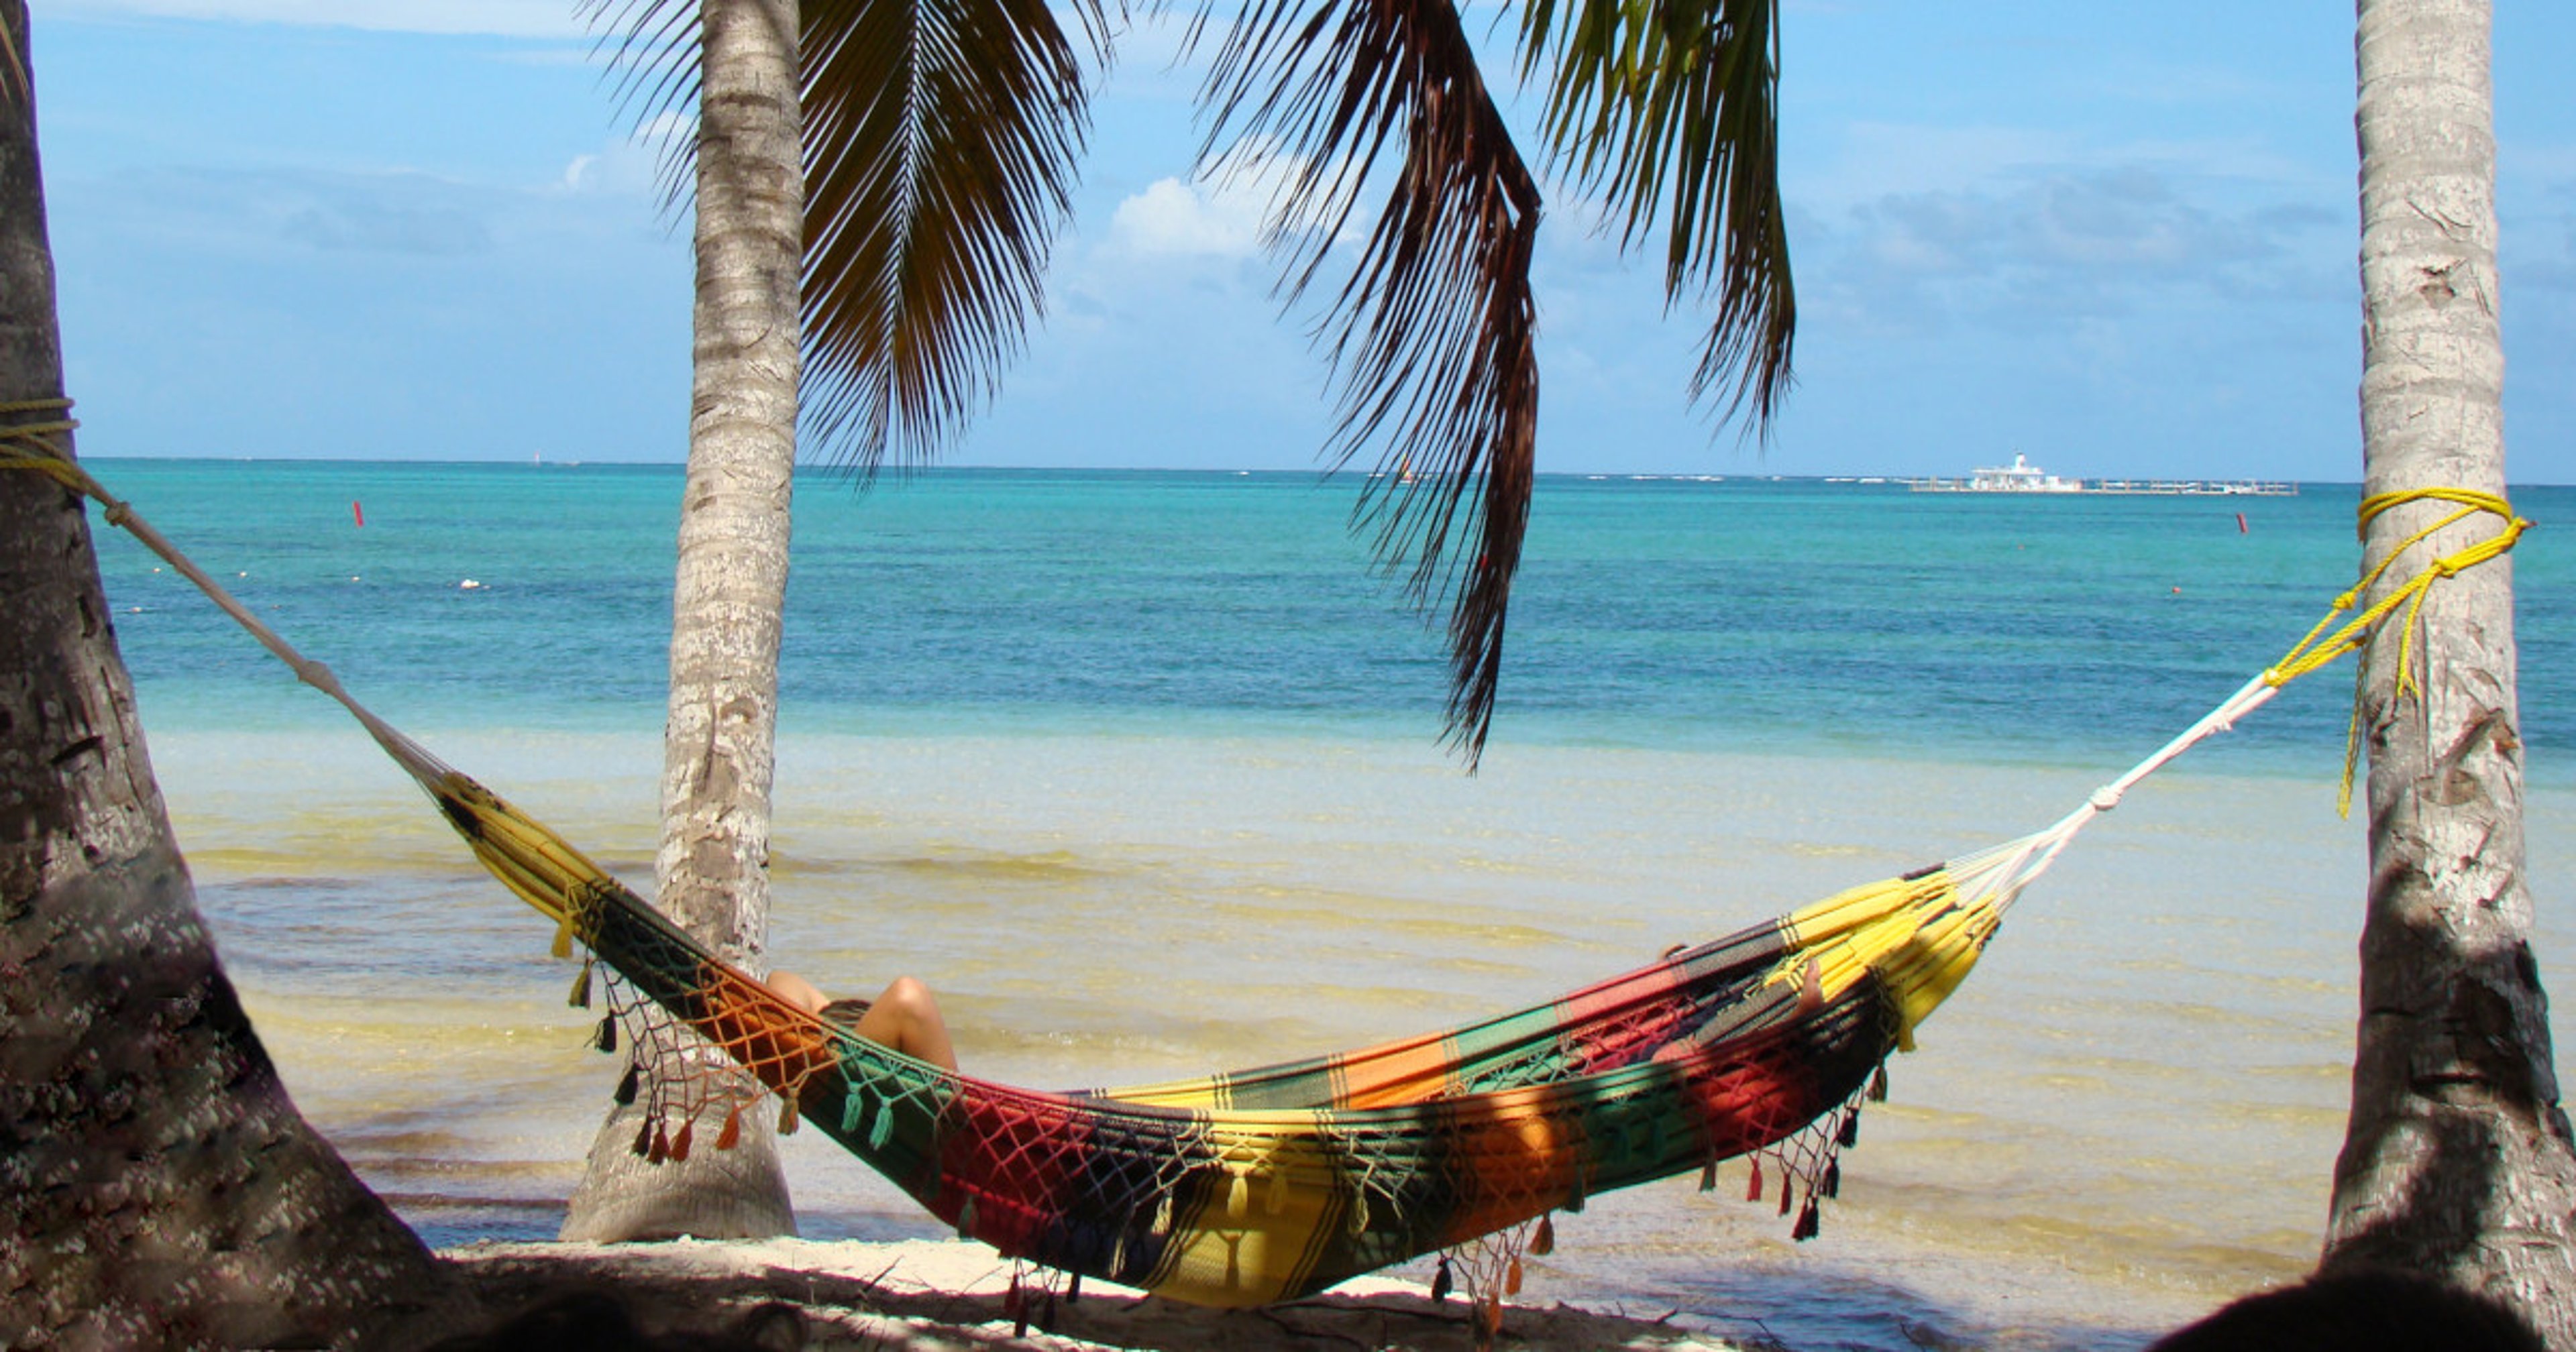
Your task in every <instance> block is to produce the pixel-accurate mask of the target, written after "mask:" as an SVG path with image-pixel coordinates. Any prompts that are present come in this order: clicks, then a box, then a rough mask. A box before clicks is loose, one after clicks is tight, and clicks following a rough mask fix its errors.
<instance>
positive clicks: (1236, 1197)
mask: <svg viewBox="0 0 2576 1352" xmlns="http://www.w3.org/2000/svg"><path fill="white" fill-rule="evenodd" d="M1227 1172H1229V1173H1231V1174H1233V1175H1234V1179H1233V1181H1232V1182H1230V1183H1228V1184H1226V1186H1225V1218H1226V1219H1227V1220H1230V1221H1239V1220H1242V1219H1243V1217H1244V1213H1245V1212H1248V1211H1250V1210H1251V1209H1252V1183H1251V1180H1249V1179H1247V1178H1246V1177H1244V1166H1241V1165H1234V1166H1230V1167H1229V1168H1228V1170H1227Z"/></svg>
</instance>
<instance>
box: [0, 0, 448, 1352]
mask: <svg viewBox="0 0 2576 1352" xmlns="http://www.w3.org/2000/svg"><path fill="white" fill-rule="evenodd" d="M0 25H5V26H6V29H5V33H0V36H5V37H7V38H8V39H9V41H8V42H7V43H5V44H0V48H5V50H7V51H9V52H13V53H15V54H16V55H18V56H20V57H24V56H26V55H27V54H28V47H27V11H26V6H25V4H24V3H23V0H0ZM22 95H23V97H22ZM61 393H62V358H61V343H60V338H59V335H58V332H57V328H56V323H55V311H54V277H53V259H52V254H51V251H50V246H49V245H48V242H47V239H46V233H45V203H44V189H43V183H42V177H41V174H40V172H39V166H38V163H37V156H36V136H35V116H34V96H33V93H32V90H25V91H22V90H21V89H19V88H18V87H17V81H16V79H15V74H14V72H10V73H8V74H5V75H0V403H9V404H23V403H26V402H29V401H37V400H50V399H56V398H59V397H60V395H61ZM57 417H59V415H57V414H51V413H47V412H42V411H37V412H30V411H24V410H21V411H16V412H9V413H0V426H25V425H26V424H28V423H29V422H31V421H42V420H47V419H51V418H57ZM53 439H55V440H57V441H58V442H59V443H60V444H61V445H63V446H65V447H66V448H68V446H69V444H70V438H69V434H68V433H63V434H59V435H57V436H56V437H55V438H53ZM81 506H82V504H81V499H80V498H78V497H77V496H75V495H73V494H72V493H70V492H68V491H66V490H65V489H64V488H62V487H61V486H60V485H58V484H56V483H55V482H54V481H52V480H51V479H48V478H46V477H44V476H43V475H41V474H37V473H33V472H29V471H25V470H10V471H0V597H6V598H7V601H6V603H5V604H0V1346H5V1347H26V1346H35V1345H39V1344H49V1343H56V1342H58V1343H59V1344H60V1345H63V1346H73V1347H81V1346H91V1347H189V1346H202V1345H218V1346H228V1347H231V1346H269V1345H276V1344H292V1343H302V1342H309V1341H311V1340H312V1339H314V1338H317V1337H319V1338H328V1339H331V1340H333V1341H335V1342H347V1341H354V1340H363V1339H368V1338H372V1337H375V1336H380V1335H383V1334H384V1333H386V1332H387V1331H388V1329H389V1328H390V1327H391V1326H392V1325H393V1324H395V1323H397V1322H399V1321H401V1320H402V1318H403V1316H404V1315H405V1314H407V1313H409V1312H413V1311H417V1310H418V1309H419V1308H420V1307H421V1305H422V1304H423V1303H425V1302H426V1301H428V1300H430V1299H432V1298H435V1297H437V1296H439V1295H441V1294H442V1293H443V1291H444V1287H443V1279H442V1278H441V1277H440V1275H439V1273H438V1269H437V1268H436V1266H435V1264H434V1262H433V1260H432V1259H431V1258H430V1256H429V1253H428V1251H427V1250H426V1249H424V1248H422V1247H421V1244H420V1241H419V1240H418V1239H416V1238H414V1237H413V1235H412V1234H411V1232H410V1231H409V1230H406V1229H404V1228H403V1225H402V1223H401V1222H400V1221H398V1220H396V1219H395V1218H394V1216H393V1213H392V1212H390V1211H388V1210H387V1209H386V1208H385V1206H384V1204H383V1203H382V1202H380V1201H378V1200H377V1198H376V1197H375V1195H374V1194H372V1193H370V1192H368V1191H367V1190H366V1188H365V1187H363V1186H361V1185H360V1184H359V1182H358V1180H357V1178H356V1177H355V1176H354V1175H352V1174H351V1173H350V1172H349V1168H348V1166H347V1165H346V1164H344V1163H342V1162H341V1160H340V1157H339V1156H338V1155H337V1154H335V1153H333V1151H332V1149H331V1147H330V1146H329V1145H328V1144H326V1143H324V1142H323V1141H322V1139H321V1138H320V1137H318V1136H316V1135H315V1134H314V1133H313V1130H312V1128H310V1127H308V1126H306V1125H305V1122H304V1119H303V1118H302V1117H300V1116H298V1115H297V1113H296V1111H295V1105H294V1103H293V1101H291V1100H290V1099H289V1098H288V1097H287V1093H286V1087H285V1086H284V1085H283V1084H281V1083H279V1081H278V1078H277V1071H276V1069H275V1068H274V1067H273V1066H272V1065H271V1064H270V1062H269V1059H268V1053H267V1051H266V1050H265V1049H264V1048H262V1047H261V1045H260V1041H259V1038H258V1036H257V1035H256V1034H255V1033H253V1032H252V1030H251V1026H250V1020H249V1019H248V1018H246V1017H244V1015H243V1013H242V1009H241V1005H240V1003H239V1002H238V1001H237V1000H236V999H235V998H234V996H233V989H232V985H231V983H230V982H229V981H227V980H226V979H225V977H224V972H223V967H222V965H221V964H220V963H219V962H218V961H217V960H216V957H215V949H214V944H213V942H212V941H211V940H210V939H209V938H208V937H207V934H206V928H205V925H204V923H203V922H202V921H201V920H200V918H199V917H198V914H197V907H196V892H195V888H194V886H193V885H192V884H191V883H190V881H189V878H188V868H187V865H186V863H185V862H183V861H182V860H181V859H180V857H179V847H178V842H177V841H176V839H175V838H174V837H173V836H172V834H171V831H170V821H169V817H168V815H167V814H166V812H165V811H164V810H163V807H162V802H161V792H160V789H159V787H158V786H157V785H156V784H155V783H154V782H153V778H152V766H151V761H150V758H149V757H148V756H147V755H146V754H145V751H144V746H143V729H142V727H141V725H140V724H139V723H138V722H137V720H136V716H135V708H134V688H133V683H132V681H131V680H130V679H129V678H128V677H127V675H126V671H125V665H124V662H123V660H122V659H121V658H120V657H119V656H118V654H117V647H116V634H115V630H114V629H113V628H112V627H111V625H110V624H109V620H108V607H107V600H106V597H105V595H104V594H103V592H102V590H101V587H100V583H99V575H98V561H97V559H96V557H95V556H94V555H93V554H92V553H91V550H90V536H89V525H88V519H87V517H86V516H85V515H84V514H83V512H82V510H81Z"/></svg>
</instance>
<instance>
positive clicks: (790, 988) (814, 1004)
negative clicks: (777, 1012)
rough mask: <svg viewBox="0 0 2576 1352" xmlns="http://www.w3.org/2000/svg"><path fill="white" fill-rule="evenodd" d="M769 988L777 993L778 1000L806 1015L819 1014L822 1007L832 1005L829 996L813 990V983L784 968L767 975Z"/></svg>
mask: <svg viewBox="0 0 2576 1352" xmlns="http://www.w3.org/2000/svg"><path fill="white" fill-rule="evenodd" d="M769 988H770V989H771V990H774V991H776V992H778V996H779V998H780V999H782V1000H785V1001H786V1002H787V1003H789V1004H791V1005H794V1006H796V1007H797V1008H798V1009H801V1010H804V1011H805V1012H806V1013H808V1014H820V1013H822V1012H823V1006H825V1005H828V1004H830V1003H832V1000H831V997H830V996H827V995H825V994H823V992H821V991H819V990H816V989H814V983H813V982H811V981H808V980H806V979H805V978H803V977H801V976H798V975H796V974H795V973H794V972H791V971H788V970H787V969H786V968H784V967H781V968H779V969H778V970H777V971H774V972H771V973H770V974H769Z"/></svg>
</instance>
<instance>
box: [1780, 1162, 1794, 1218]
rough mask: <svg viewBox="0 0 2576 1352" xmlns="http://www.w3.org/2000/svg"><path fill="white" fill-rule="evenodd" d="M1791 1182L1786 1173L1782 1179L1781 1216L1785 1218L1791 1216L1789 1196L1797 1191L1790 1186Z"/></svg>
mask: <svg viewBox="0 0 2576 1352" xmlns="http://www.w3.org/2000/svg"><path fill="white" fill-rule="evenodd" d="M1789 1181H1790V1180H1789V1178H1788V1177H1787V1175H1786V1173H1785V1172H1784V1173H1783V1175H1782V1177H1781V1179H1780V1214H1781V1215H1783V1216H1786V1215H1788V1214H1789V1195H1790V1194H1791V1193H1793V1192H1795V1191H1796V1189H1794V1188H1792V1187H1790V1186H1789Z"/></svg>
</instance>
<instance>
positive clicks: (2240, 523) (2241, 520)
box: [2236, 512, 2246, 535]
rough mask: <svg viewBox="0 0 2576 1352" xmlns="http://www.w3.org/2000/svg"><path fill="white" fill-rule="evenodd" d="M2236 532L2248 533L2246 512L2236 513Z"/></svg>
mask: <svg viewBox="0 0 2576 1352" xmlns="http://www.w3.org/2000/svg"><path fill="white" fill-rule="evenodd" d="M2236 533H2237V534H2239V535H2243V534H2245V533H2246V530H2245V514H2244V513H2243V512H2238V513H2237V514H2236Z"/></svg>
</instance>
